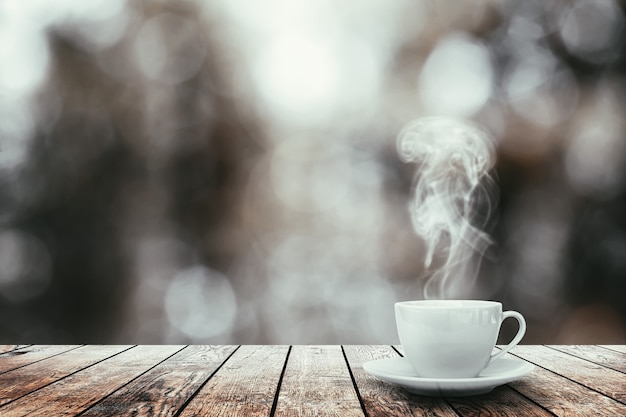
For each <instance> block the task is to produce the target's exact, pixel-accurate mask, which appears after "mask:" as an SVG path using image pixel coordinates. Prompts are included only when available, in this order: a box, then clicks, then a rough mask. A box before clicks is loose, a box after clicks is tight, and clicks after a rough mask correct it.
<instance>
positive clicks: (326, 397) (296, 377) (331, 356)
mask: <svg viewBox="0 0 626 417" xmlns="http://www.w3.org/2000/svg"><path fill="white" fill-rule="evenodd" d="M276 414H277V415H279V416H338V417H350V416H360V417H362V416H363V415H364V413H363V410H362V409H361V405H360V403H359V399H358V397H357V394H356V392H355V389H354V385H353V383H352V378H351V377H350V372H349V371H348V367H347V365H346V361H345V359H344V357H343V352H342V350H341V346H293V347H292V349H291V353H290V354H289V360H288V361H287V367H286V369H285V374H284V376H283V379H282V385H281V389H280V393H279V396H278V402H277V404H276Z"/></svg>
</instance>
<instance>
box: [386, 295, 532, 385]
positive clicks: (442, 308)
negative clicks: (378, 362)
mask: <svg viewBox="0 0 626 417" xmlns="http://www.w3.org/2000/svg"><path fill="white" fill-rule="evenodd" d="M395 312H396V325H397V328H398V336H400V343H402V347H403V348H404V353H405V357H406V358H407V359H408V360H409V362H410V364H411V366H412V367H413V369H414V370H415V372H416V373H417V376H419V377H422V378H473V377H476V376H478V374H479V373H480V372H481V371H482V370H483V369H485V368H486V367H487V365H489V364H490V363H491V362H493V361H494V360H496V359H498V358H499V357H501V356H502V355H504V354H505V353H506V352H508V351H509V350H510V349H511V348H513V347H514V346H515V345H517V344H518V343H519V342H520V340H522V337H524V333H526V321H525V320H524V317H523V316H522V315H521V314H520V313H518V312H517V311H505V312H502V304H501V303H499V302H496V301H480V300H420V301H402V302H398V303H396V304H395ZM509 317H513V318H515V319H517V321H518V322H519V330H518V331H517V334H516V335H515V337H514V338H513V341H511V343H509V344H508V345H507V346H506V347H505V348H503V349H502V350H500V351H498V352H496V353H492V351H493V349H494V347H495V344H496V341H497V339H498V333H499V332H500V326H501V325H502V322H503V321H504V320H505V319H506V318H509Z"/></svg>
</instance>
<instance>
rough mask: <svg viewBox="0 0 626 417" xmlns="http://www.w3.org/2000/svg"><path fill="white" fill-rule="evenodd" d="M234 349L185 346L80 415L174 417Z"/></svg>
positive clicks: (227, 347) (232, 347)
mask: <svg viewBox="0 0 626 417" xmlns="http://www.w3.org/2000/svg"><path fill="white" fill-rule="evenodd" d="M235 349H236V346H188V347H186V348H185V349H183V350H181V351H180V352H178V353H176V354H175V355H174V356H172V357H170V358H168V359H167V360H166V361H164V362H161V363H160V364H158V365H157V366H155V367H154V368H152V369H151V370H150V371H148V372H146V373H145V374H143V375H141V376H140V377H139V378H137V379H135V380H134V381H132V382H131V383H129V384H128V385H125V386H124V387H122V388H121V389H119V390H117V391H116V392H114V393H113V394H112V395H110V396H108V397H106V398H105V399H104V400H102V401H100V402H99V403H97V404H95V405H94V406H92V407H91V408H89V409H88V410H87V411H85V412H84V413H82V414H81V417H95V416H116V417H123V416H135V417H140V416H173V415H174V414H175V413H176V412H177V411H178V410H179V409H180V408H181V407H182V406H183V405H184V404H185V402H186V401H187V400H188V399H189V398H191V396H192V395H193V394H194V393H195V392H196V391H197V390H198V389H199V388H200V387H201V386H202V384H203V383H204V382H205V381H206V380H207V379H208V378H209V377H210V376H211V374H213V372H215V370H216V369H217V368H218V367H219V366H220V365H221V364H222V363H223V362H224V360H226V359H227V358H228V356H229V355H230V354H231V353H232V352H233V351H234V350H235Z"/></svg>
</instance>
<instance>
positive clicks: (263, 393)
mask: <svg viewBox="0 0 626 417" xmlns="http://www.w3.org/2000/svg"><path fill="white" fill-rule="evenodd" d="M288 350H289V346H241V347H240V348H239V349H238V350H237V351H236V352H235V353H234V354H233V355H232V356H231V357H230V358H229V359H228V361H226V362H225V363H224V365H223V366H222V367H221V368H220V369H219V370H218V371H217V372H216V373H215V375H213V377H212V378H211V379H210V380H209V381H208V382H207V384H206V385H205V386H204V387H202V389H201V390H200V392H199V393H198V395H197V396H195V397H194V398H193V400H192V401H191V402H190V403H189V404H188V405H187V407H185V409H184V410H183V412H182V413H181V415H180V417H192V416H242V417H247V416H250V417H254V416H269V415H270V412H271V409H272V403H273V402H274V396H275V394H276V389H277V387H278V382H279V379H280V375H281V372H282V369H283V366H284V364H285V360H286V358H287V352H288Z"/></svg>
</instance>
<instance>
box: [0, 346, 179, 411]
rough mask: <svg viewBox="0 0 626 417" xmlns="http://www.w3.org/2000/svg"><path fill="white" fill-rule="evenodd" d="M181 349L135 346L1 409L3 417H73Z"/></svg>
mask: <svg viewBox="0 0 626 417" xmlns="http://www.w3.org/2000/svg"><path fill="white" fill-rule="evenodd" d="M182 348H183V346H136V347H134V348H131V349H128V350H125V351H123V352H122V353H120V354H118V355H115V356H113V357H111V358H109V359H107V360H105V361H102V362H99V363H97V364H95V365H93V366H90V367H89V368H86V369H84V370H82V371H80V372H77V373H75V374H72V375H70V376H68V377H66V378H63V379H61V380H59V381H57V382H55V383H53V384H50V385H47V386H45V387H43V388H41V389H39V390H37V391H34V392H32V393H30V394H28V395H26V396H24V397H21V398H19V399H17V400H15V401H13V402H10V403H8V404H6V405H4V406H2V407H0V415H2V417H17V416H20V417H22V416H29V417H49V416H61V415H76V414H78V413H80V412H81V411H83V410H84V409H86V408H87V407H89V406H90V405H92V404H94V403H96V402H97V401H99V400H101V399H102V398H104V397H106V396H107V395H109V394H111V393H112V392H114V391H116V390H117V389H119V388H120V387H121V386H123V385H125V384H127V383H128V382H129V381H131V380H133V379H134V378H136V377H137V376H139V375H141V374H143V373H144V372H146V371H147V370H149V369H150V368H152V367H153V366H155V365H156V364H158V363H160V362H161V361H163V360H164V359H166V358H167V357H169V356H171V355H172V354H174V353H176V352H177V351H179V350H180V349H182Z"/></svg>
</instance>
